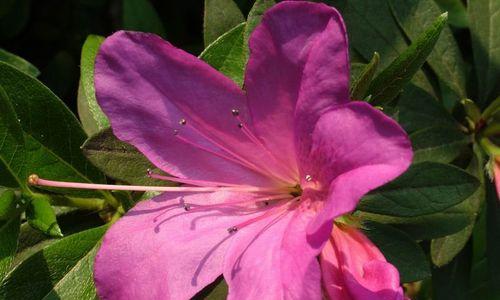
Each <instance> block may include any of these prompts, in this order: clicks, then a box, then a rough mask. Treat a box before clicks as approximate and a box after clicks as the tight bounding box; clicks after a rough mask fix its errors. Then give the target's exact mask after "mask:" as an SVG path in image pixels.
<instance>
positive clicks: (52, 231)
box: [25, 194, 63, 237]
mask: <svg viewBox="0 0 500 300" xmlns="http://www.w3.org/2000/svg"><path fill="white" fill-rule="evenodd" d="M25 197H26V198H27V200H28V206H27V207H26V218H27V219H28V223H29V224H30V225H31V227H33V228H36V229H38V230H40V231H41V232H43V233H45V234H47V235H50V236H54V237H62V236H63V235H62V232H61V228H59V225H58V224H57V219H56V213H55V212H54V209H53V208H52V206H51V205H50V201H49V197H48V196H46V195H41V194H37V195H26V196H25Z"/></svg>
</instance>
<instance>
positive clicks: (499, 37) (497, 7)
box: [467, 0, 500, 107]
mask: <svg viewBox="0 0 500 300" xmlns="http://www.w3.org/2000/svg"><path fill="white" fill-rule="evenodd" d="M467 3H468V13H469V25H470V32H471V38H472V48H473V52H474V64H475V70H476V75H477V81H478V91H479V99H478V100H479V104H480V106H481V107H484V106H486V105H487V104H488V102H489V101H490V100H493V99H494V98H496V97H497V96H498V94H499V93H500V1H498V0H469V1H467Z"/></svg>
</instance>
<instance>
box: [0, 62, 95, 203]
mask: <svg viewBox="0 0 500 300" xmlns="http://www.w3.org/2000/svg"><path fill="white" fill-rule="evenodd" d="M0 86H2V87H3V88H4V89H5V91H6V94H7V95H8V97H9V100H10V101H11V103H12V107H13V108H14V110H15V112H16V114H14V115H17V119H18V121H19V123H20V124H21V127H22V130H23V132H24V139H25V152H26V153H25V157H26V159H25V161H24V167H25V171H24V172H25V173H26V174H24V173H23V175H22V176H21V178H22V182H24V181H25V180H26V179H25V178H27V175H29V174H27V173H37V174H39V175H40V176H41V177H46V178H49V179H56V180H65V181H83V182H89V181H94V182H100V181H103V180H104V177H103V175H102V173H100V172H99V171H98V170H97V169H95V168H94V167H93V166H92V165H91V164H90V163H89V162H88V161H87V160H86V158H85V157H84V156H83V154H82V152H81V150H80V145H81V144H83V142H84V141H85V139H86V135H85V133H84V132H83V130H82V128H81V126H80V124H79V123H78V120H77V119H76V118H75V116H74V115H73V114H72V113H71V112H70V111H69V109H68V108H67V107H66V106H65V105H64V104H63V103H62V101H61V100H60V99H59V98H57V96H55V95H54V94H53V93H52V92H51V91H50V90H49V89H47V88H46V87H45V86H44V85H42V84H41V83H40V82H39V81H38V80H36V79H34V78H32V77H30V76H28V75H26V74H24V73H22V72H20V71H18V70H17V69H15V68H13V67H11V66H9V65H7V64H4V63H0ZM9 115H10V114H9ZM17 134H18V133H17ZM18 144H22V143H18ZM18 153H20V152H19V150H16V151H14V150H13V149H11V150H10V151H9V152H8V153H7V155H9V157H10V156H13V155H14V154H16V155H18ZM74 193H76V194H89V192H77V191H74ZM91 193H92V192H91ZM94 194H95V193H94Z"/></svg>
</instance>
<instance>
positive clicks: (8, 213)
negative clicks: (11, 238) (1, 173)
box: [0, 187, 17, 221]
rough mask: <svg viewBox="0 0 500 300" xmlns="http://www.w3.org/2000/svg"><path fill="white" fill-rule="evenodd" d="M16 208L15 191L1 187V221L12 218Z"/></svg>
mask: <svg viewBox="0 0 500 300" xmlns="http://www.w3.org/2000/svg"><path fill="white" fill-rule="evenodd" d="M16 208H17V200H16V194H15V193H14V191H13V190H10V189H4V188H2V187H0V221H5V220H10V219H11V218H12V217H13V214H14V213H15V211H16Z"/></svg>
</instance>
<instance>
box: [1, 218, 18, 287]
mask: <svg viewBox="0 0 500 300" xmlns="http://www.w3.org/2000/svg"><path fill="white" fill-rule="evenodd" d="M19 227H20V218H19V217H15V218H12V219H10V220H8V221H5V222H0V282H1V281H2V279H3V278H4V277H5V275H7V272H8V271H9V270H10V267H11V264H12V261H13V260H14V255H15V254H16V249H17V239H18V237H19Z"/></svg>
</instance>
